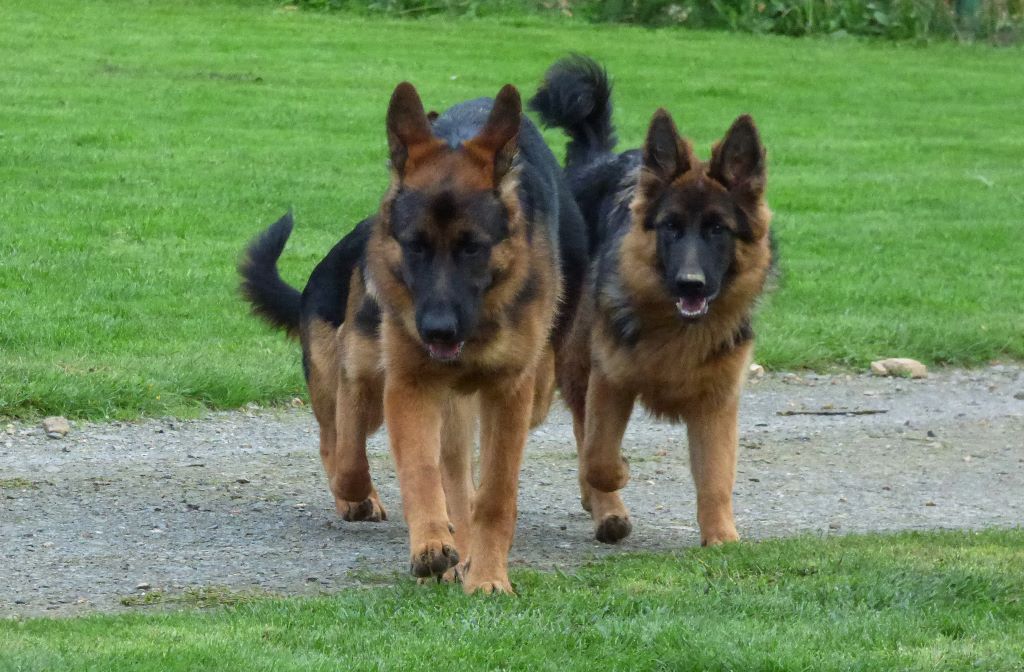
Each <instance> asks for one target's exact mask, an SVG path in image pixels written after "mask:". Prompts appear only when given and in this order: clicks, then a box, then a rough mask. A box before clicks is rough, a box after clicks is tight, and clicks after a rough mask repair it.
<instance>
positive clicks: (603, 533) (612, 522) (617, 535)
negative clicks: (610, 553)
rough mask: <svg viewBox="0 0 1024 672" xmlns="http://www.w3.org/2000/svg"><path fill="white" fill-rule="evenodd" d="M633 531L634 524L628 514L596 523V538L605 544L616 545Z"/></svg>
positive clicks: (609, 516) (607, 517) (614, 516)
mask: <svg viewBox="0 0 1024 672" xmlns="http://www.w3.org/2000/svg"><path fill="white" fill-rule="evenodd" d="M632 531H633V524H632V523H631V522H629V516H628V515H626V514H621V515H617V514H612V515H608V516H605V517H604V518H602V519H601V520H598V521H595V523H594V538H595V539H597V540H598V541H600V542H601V543H603V544H616V543H618V542H620V541H622V540H623V539H625V538H626V537H628V536H629V533H630V532H632Z"/></svg>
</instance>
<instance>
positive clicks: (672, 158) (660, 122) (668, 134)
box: [644, 109, 693, 183]
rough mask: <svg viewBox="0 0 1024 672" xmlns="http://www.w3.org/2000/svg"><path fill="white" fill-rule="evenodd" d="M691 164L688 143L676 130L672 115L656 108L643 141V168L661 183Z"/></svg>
mask: <svg viewBox="0 0 1024 672" xmlns="http://www.w3.org/2000/svg"><path fill="white" fill-rule="evenodd" d="M692 165H693V155H692V150H691V149H690V145H689V143H687V142H686V141H685V140H683V138H682V137H680V135H679V131H678V130H676V124H675V122H674V121H672V116H671V115H670V114H669V113H668V112H666V111H665V110H664V109H658V111H657V112H655V113H654V117H652V118H651V125H650V126H649V127H648V129H647V140H645V141H644V168H645V169H646V170H647V172H648V173H649V174H650V175H651V176H653V177H656V178H657V179H658V180H660V181H661V182H663V183H668V182H671V181H672V180H673V179H675V178H676V177H679V176H680V175H682V174H683V173H685V172H686V171H688V170H689V169H690V168H691V166H692Z"/></svg>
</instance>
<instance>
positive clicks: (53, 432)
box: [43, 415, 71, 439]
mask: <svg viewBox="0 0 1024 672" xmlns="http://www.w3.org/2000/svg"><path fill="white" fill-rule="evenodd" d="M43 431H44V432H46V435H47V436H48V437H50V438H51V439H63V438H64V437H65V436H66V435H67V433H68V432H70V431H71V425H70V424H69V423H68V419H67V418H65V417H63V416H60V415H51V416H50V417H48V418H44V419H43Z"/></svg>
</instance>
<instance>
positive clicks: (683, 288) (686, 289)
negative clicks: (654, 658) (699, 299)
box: [676, 273, 705, 294]
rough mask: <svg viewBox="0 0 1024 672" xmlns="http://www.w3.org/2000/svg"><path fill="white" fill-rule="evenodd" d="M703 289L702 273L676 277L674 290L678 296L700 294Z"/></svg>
mask: <svg viewBox="0 0 1024 672" xmlns="http://www.w3.org/2000/svg"><path fill="white" fill-rule="evenodd" d="M704 287H705V282H704V274H703V273H687V274H686V275H680V276H677V277H676V289H677V290H678V291H679V293H680V294H701V293H703V292H704Z"/></svg>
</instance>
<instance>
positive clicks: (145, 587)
mask: <svg viewBox="0 0 1024 672" xmlns="http://www.w3.org/2000/svg"><path fill="white" fill-rule="evenodd" d="M152 587H153V586H151V585H150V584H148V583H146V582H145V581H143V582H142V583H140V584H137V585H136V586H135V590H149V589H150V588H152Z"/></svg>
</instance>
